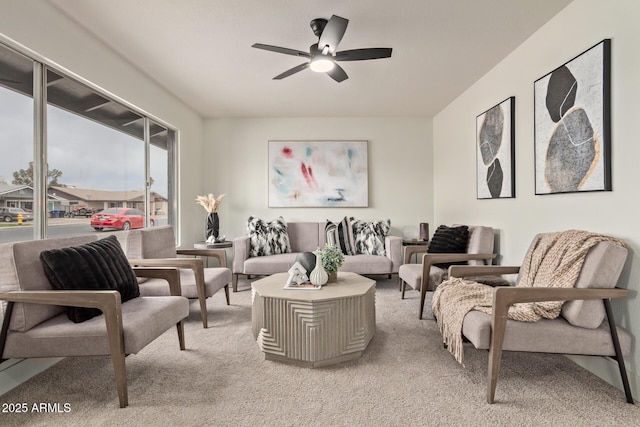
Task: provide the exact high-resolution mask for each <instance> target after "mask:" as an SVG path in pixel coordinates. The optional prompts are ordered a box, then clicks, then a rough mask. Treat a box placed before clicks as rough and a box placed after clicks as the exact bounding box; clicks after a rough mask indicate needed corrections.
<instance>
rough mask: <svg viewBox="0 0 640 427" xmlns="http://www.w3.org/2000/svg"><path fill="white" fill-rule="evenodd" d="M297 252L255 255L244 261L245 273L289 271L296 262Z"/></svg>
mask: <svg viewBox="0 0 640 427" xmlns="http://www.w3.org/2000/svg"><path fill="white" fill-rule="evenodd" d="M297 256H298V254H297V253H288V254H277V255H271V256H269V257H253V258H249V259H247V260H246V261H245V262H244V274H274V273H284V272H286V271H289V269H290V268H291V266H292V265H293V264H294V263H295V262H296V257H297Z"/></svg>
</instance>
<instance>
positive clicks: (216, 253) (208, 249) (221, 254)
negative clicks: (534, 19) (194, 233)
mask: <svg viewBox="0 0 640 427" xmlns="http://www.w3.org/2000/svg"><path fill="white" fill-rule="evenodd" d="M231 247H233V242H232V241H224V242H218V243H208V242H197V243H194V244H193V248H194V249H200V250H202V253H201V254H199V255H201V256H205V257H214V258H217V259H218V262H219V263H220V267H227V251H226V250H225V249H227V248H231ZM208 266H209V261H208V258H207V267H208Z"/></svg>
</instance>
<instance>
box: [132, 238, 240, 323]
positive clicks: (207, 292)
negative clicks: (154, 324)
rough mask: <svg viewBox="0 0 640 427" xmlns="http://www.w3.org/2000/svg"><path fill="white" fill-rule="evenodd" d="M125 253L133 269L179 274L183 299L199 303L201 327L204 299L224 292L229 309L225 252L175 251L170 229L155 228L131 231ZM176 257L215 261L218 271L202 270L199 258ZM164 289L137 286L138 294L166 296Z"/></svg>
mask: <svg viewBox="0 0 640 427" xmlns="http://www.w3.org/2000/svg"><path fill="white" fill-rule="evenodd" d="M125 252H126V254H127V258H129V262H130V263H131V264H132V265H135V266H140V267H176V268H178V269H179V271H180V285H181V288H182V296H184V297H187V298H197V299H198V301H199V303H200V314H201V316H202V325H203V326H204V327H205V328H207V327H208V319H207V298H208V297H210V296H213V295H214V294H215V293H216V292H218V291H219V290H221V289H224V293H225V298H226V301H227V305H229V283H231V270H229V269H228V268H226V264H227V262H226V255H225V252H224V249H176V244H175V235H174V233H173V227H154V228H145V229H138V230H131V231H129V232H128V233H127V235H126V244H125ZM178 255H190V256H194V257H200V256H208V257H215V258H217V259H218V261H219V263H220V267H214V268H205V267H204V263H203V262H202V259H201V258H178V257H177V256H178ZM167 293H168V291H167V288H166V286H164V284H163V283H162V281H159V280H154V279H151V280H146V281H143V282H141V283H140V294H141V295H147V296H162V295H167Z"/></svg>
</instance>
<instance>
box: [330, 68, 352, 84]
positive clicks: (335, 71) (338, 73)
mask: <svg viewBox="0 0 640 427" xmlns="http://www.w3.org/2000/svg"><path fill="white" fill-rule="evenodd" d="M327 74H329V77H331V78H332V79H333V80H335V81H337V82H338V83H340V82H341V81H343V80H347V79H348V78H349V76H347V73H346V72H345V71H344V70H343V69H342V67H341V66H339V65H338V64H335V65H334V67H333V68H332V69H331V70H329V71H327Z"/></svg>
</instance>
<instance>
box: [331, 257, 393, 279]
mask: <svg viewBox="0 0 640 427" xmlns="http://www.w3.org/2000/svg"><path fill="white" fill-rule="evenodd" d="M392 264H393V263H392V262H391V260H390V259H389V258H387V257H385V256H379V255H364V254H361V255H352V256H348V257H345V258H344V263H343V264H342V266H341V267H340V268H339V269H338V271H349V272H352V273H358V274H389V272H390V271H391V268H392Z"/></svg>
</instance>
